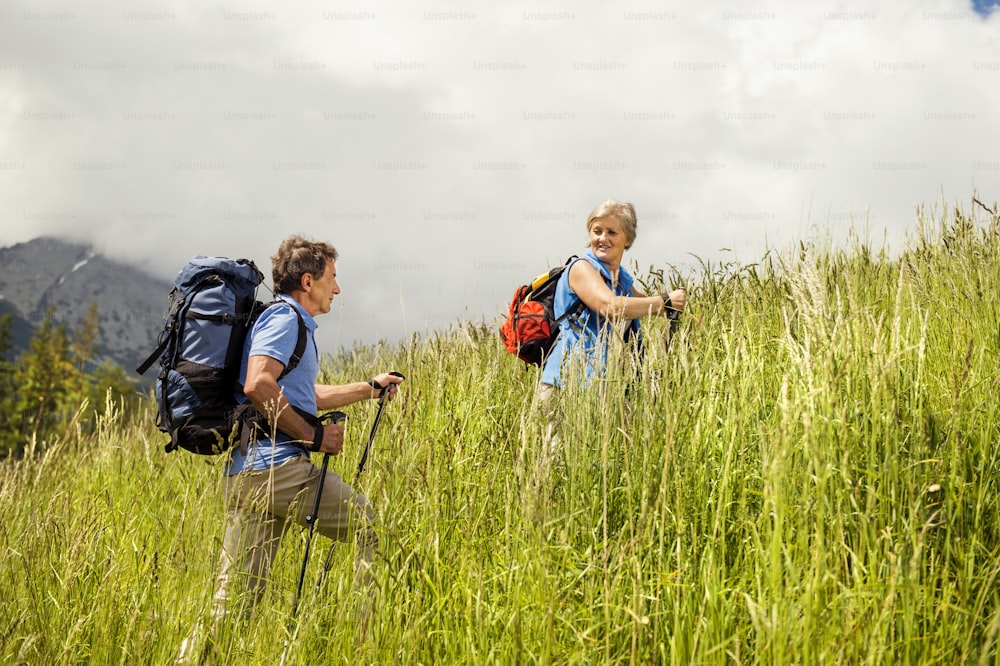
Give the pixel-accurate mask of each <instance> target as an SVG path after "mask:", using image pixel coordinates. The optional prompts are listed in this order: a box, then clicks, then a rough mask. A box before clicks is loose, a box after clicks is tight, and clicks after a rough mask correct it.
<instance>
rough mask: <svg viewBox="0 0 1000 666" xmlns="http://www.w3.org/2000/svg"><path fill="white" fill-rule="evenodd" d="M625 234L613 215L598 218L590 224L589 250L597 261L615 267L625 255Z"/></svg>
mask: <svg viewBox="0 0 1000 666" xmlns="http://www.w3.org/2000/svg"><path fill="white" fill-rule="evenodd" d="M625 244H626V240H625V232H624V231H623V230H622V223H621V222H620V221H619V220H618V218H617V217H615V216H614V215H605V216H604V217H599V218H597V219H595V220H594V221H593V222H591V223H590V249H591V251H592V252H593V253H594V254H595V255H596V256H597V258H598V259H600V260H601V261H603V262H604V263H605V264H608V265H609V266H611V267H613V268H614V267H617V266H618V265H619V264H621V262H622V255H623V254H625Z"/></svg>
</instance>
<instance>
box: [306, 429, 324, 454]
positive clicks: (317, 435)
mask: <svg viewBox="0 0 1000 666" xmlns="http://www.w3.org/2000/svg"><path fill="white" fill-rule="evenodd" d="M322 447H323V425H322V424H321V423H317V424H316V429H315V430H314V431H313V441H312V446H310V447H309V450H310V451H312V452H313V453H318V452H319V450H320V449H321V448H322Z"/></svg>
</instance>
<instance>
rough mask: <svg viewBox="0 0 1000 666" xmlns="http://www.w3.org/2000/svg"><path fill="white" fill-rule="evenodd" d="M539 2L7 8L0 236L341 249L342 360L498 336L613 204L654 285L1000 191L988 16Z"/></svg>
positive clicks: (233, 251) (338, 329) (162, 257)
mask: <svg viewBox="0 0 1000 666" xmlns="http://www.w3.org/2000/svg"><path fill="white" fill-rule="evenodd" d="M547 7H548V8H545V9H539V8H538V7H536V6H534V5H531V4H521V5H518V4H514V5H491V4H487V3H444V2H443V3H435V4H433V5H431V6H426V7H424V6H412V5H407V4H405V3H400V2H389V1H385V2H376V3H365V4H358V5H355V6H353V7H352V6H344V5H338V6H337V7H336V8H331V6H330V5H329V4H328V3H319V2H314V3H297V4H296V5H295V6H294V7H293V6H287V7H286V6H276V5H272V4H269V3H239V4H236V3H220V4H204V3H180V2H176V3H170V2H161V3H144V4H143V5H141V8H140V7H137V6H135V5H132V4H125V3H115V2H98V3H91V4H90V5H88V6H86V7H81V6H80V5H78V4H70V3H64V4H61V5H60V4H59V3H58V2H54V3H50V4H48V5H47V6H46V9H44V10H41V9H39V8H38V7H37V6H36V5H35V4H34V3H27V2H24V3H20V4H14V5H11V4H10V3H8V5H7V9H6V10H4V13H3V16H2V17H0V19H2V20H0V26H2V27H0V95H2V99H4V100H5V103H4V104H3V105H0V149H2V158H0V167H2V168H0V201H2V203H3V210H4V216H5V219H4V222H3V226H2V231H0V243H2V244H10V243H13V242H17V241H22V240H26V239H28V238H31V237H34V236H36V235H39V234H42V233H50V234H57V235H66V236H69V237H72V238H74V239H84V240H90V241H92V242H94V243H95V244H96V245H97V247H98V248H99V249H100V250H102V251H104V252H107V253H109V254H111V255H112V256H113V257H114V258H116V259H118V258H126V257H132V258H135V259H136V260H137V261H139V262H140V263H143V264H144V265H147V266H149V267H150V268H151V269H153V270H155V271H156V272H157V273H158V274H159V275H161V276H163V277H166V278H169V277H172V275H173V274H174V272H175V271H176V270H177V268H179V266H180V265H181V264H183V262H184V261H186V260H187V259H188V258H189V257H190V256H191V255H193V254H197V253H206V254H225V255H229V256H236V255H239V256H251V257H253V258H255V259H256V260H257V262H258V263H259V264H261V265H262V266H265V267H266V266H267V265H268V257H269V256H270V254H271V252H272V251H273V249H274V247H276V246H277V244H278V242H279V241H280V239H281V238H282V237H283V236H285V235H287V234H289V233H293V232H303V233H306V234H308V235H311V236H314V237H317V238H323V239H329V240H330V241H332V242H333V243H334V244H335V245H336V246H337V247H338V248H339V249H340V251H341V255H342V258H341V262H340V267H339V268H340V273H341V275H342V279H343V284H344V286H345V293H344V296H343V307H342V309H341V310H340V311H339V312H340V314H337V312H338V311H335V314H333V315H330V316H329V319H330V320H331V321H329V322H326V323H325V324H324V326H323V328H324V329H325V331H329V333H326V334H327V335H329V336H330V337H329V338H328V339H327V341H328V342H329V343H335V344H344V345H348V346H349V345H350V344H351V343H352V341H353V340H354V339H356V338H362V339H371V338H377V337H386V338H389V339H397V338H399V337H401V336H403V335H406V334H409V333H413V332H417V333H420V332H423V330H424V329H425V327H434V326H438V325H441V324H443V323H448V322H449V321H450V320H454V319H457V318H459V317H467V316H485V317H492V316H493V315H494V314H495V313H497V312H499V311H500V310H501V309H503V308H504V307H505V306H506V301H507V299H508V298H509V296H510V293H511V292H512V290H513V288H514V286H516V284H517V283H519V282H520V281H522V280H525V279H527V278H529V277H531V276H533V275H534V274H536V273H537V272H539V271H540V270H541V269H543V268H544V267H545V266H546V265H547V264H552V263H557V262H561V261H563V260H564V259H565V258H566V256H568V255H569V254H571V253H575V252H579V251H581V250H582V243H583V238H584V232H583V228H582V226H583V225H582V222H583V219H584V218H585V216H586V214H587V212H588V211H589V210H590V209H591V208H592V207H593V206H594V205H595V204H596V203H598V202H599V201H601V200H603V199H604V198H606V197H608V196H615V197H619V198H623V199H627V200H631V201H633V202H634V203H635V204H636V206H637V209H638V211H639V217H640V223H639V224H640V226H639V240H638V242H637V244H636V247H635V248H634V250H633V252H632V257H633V258H634V259H635V261H636V263H638V265H639V266H640V267H643V268H645V267H646V266H649V265H651V264H655V265H657V266H661V267H662V266H663V265H665V264H666V263H668V262H669V263H673V264H682V265H690V263H691V259H690V257H689V255H688V253H693V254H695V255H698V256H701V257H704V258H712V257H716V256H719V249H720V248H729V249H730V250H732V252H734V253H735V254H736V255H737V256H738V257H739V258H741V259H743V260H748V261H749V260H754V259H756V258H758V257H759V256H760V254H761V252H762V251H763V246H764V244H765V242H770V243H773V244H780V243H782V242H785V241H789V240H792V239H797V238H801V237H803V236H806V235H808V234H810V233H812V232H813V230H815V229H821V230H824V231H826V230H829V232H830V233H831V234H832V235H833V236H834V237H835V238H836V237H838V236H839V237H841V238H842V237H844V236H846V233H847V228H848V226H849V225H850V224H851V221H852V220H854V221H856V222H858V223H859V226H863V225H861V224H860V223H861V222H863V221H864V220H866V219H867V221H868V225H867V226H868V229H869V231H870V233H871V235H872V237H873V239H875V240H876V241H878V240H879V239H881V237H882V234H883V233H884V234H885V235H886V236H887V237H888V238H889V239H890V241H891V242H893V243H896V244H897V245H898V243H899V242H900V241H901V240H902V237H903V234H904V232H905V230H906V229H908V228H912V225H913V217H914V215H913V211H914V208H915V206H917V205H919V204H922V203H926V204H931V205H933V204H935V203H937V202H938V201H939V200H940V199H941V198H942V196H943V198H944V199H945V201H947V202H948V203H953V202H960V203H961V202H967V201H968V200H969V198H970V196H971V194H972V192H973V190H974V189H977V188H978V190H979V191H980V193H981V194H982V196H983V197H984V198H986V199H988V200H992V199H995V198H997V196H998V195H997V193H996V192H995V191H994V190H993V189H991V188H995V187H996V185H997V182H998V178H1000V157H998V155H1000V150H998V147H1000V146H998V144H1000V138H998V137H997V133H996V132H995V131H994V128H993V126H992V125H993V123H991V120H992V118H993V112H994V110H995V109H996V108H998V101H1000V100H998V95H1000V92H998V91H1000V85H998V83H1000V57H998V56H997V55H996V52H995V49H994V48H993V47H992V42H993V38H994V35H995V33H996V28H997V26H998V21H1000V19H998V17H997V16H996V15H995V14H994V15H991V16H990V17H989V18H982V17H980V16H978V15H977V14H975V13H974V12H973V11H972V6H971V4H970V3H968V2H963V1H961V0H935V1H925V2H917V3H910V4H907V5H900V6H895V7H887V6H883V5H882V4H875V3H848V2H826V3H820V4H817V5H803V4H801V3H793V2H790V1H789V0H784V1H782V2H773V3H771V4H769V5H768V6H767V7H766V8H753V9H748V8H746V6H744V5H740V4H736V3H725V2H710V3H709V4H707V5H706V4H701V5H697V6H685V5H681V4H671V5H668V6H664V5H662V4H656V3H648V4H647V3H629V4H626V5H605V4H602V3H596V2H588V3H567V4H564V5H558V4H557V5H549V6H547ZM404 312H405V319H406V321H405V325H404V323H403V317H404Z"/></svg>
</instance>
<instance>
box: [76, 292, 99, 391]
mask: <svg viewBox="0 0 1000 666" xmlns="http://www.w3.org/2000/svg"><path fill="white" fill-rule="evenodd" d="M100 331H101V318H100V315H99V314H98V311H97V301H91V303H90V307H89V308H88V309H87V314H85V315H84V316H83V319H81V320H80V325H79V326H78V327H77V329H76V330H75V331H74V332H73V344H72V346H71V351H72V353H73V365H74V366H75V367H76V382H77V384H76V407H77V409H79V408H80V406H81V405H82V404H83V399H84V397H85V394H86V393H87V384H88V381H87V380H88V375H90V372H89V370H90V365H91V364H92V363H93V361H94V356H96V354H97V337H98V335H99V334H100Z"/></svg>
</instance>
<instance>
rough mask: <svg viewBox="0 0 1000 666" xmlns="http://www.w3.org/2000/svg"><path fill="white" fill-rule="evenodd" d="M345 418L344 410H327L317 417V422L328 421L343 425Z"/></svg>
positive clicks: (326, 422)
mask: <svg viewBox="0 0 1000 666" xmlns="http://www.w3.org/2000/svg"><path fill="white" fill-rule="evenodd" d="M346 420H347V414H345V413H344V412H327V413H326V414H323V415H322V416H320V417H319V422H320V423H321V424H323V425H326V424H329V423H336V424H337V425H344V421H346Z"/></svg>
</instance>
